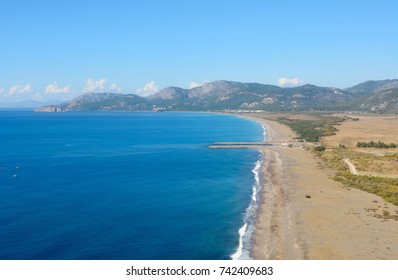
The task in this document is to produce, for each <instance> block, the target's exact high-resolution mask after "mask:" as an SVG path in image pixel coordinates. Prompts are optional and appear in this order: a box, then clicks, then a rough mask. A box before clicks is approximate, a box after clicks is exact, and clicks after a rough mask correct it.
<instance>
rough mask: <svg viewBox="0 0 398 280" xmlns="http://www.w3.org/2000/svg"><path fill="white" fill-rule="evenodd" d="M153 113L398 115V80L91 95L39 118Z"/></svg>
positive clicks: (218, 84) (225, 84)
mask: <svg viewBox="0 0 398 280" xmlns="http://www.w3.org/2000/svg"><path fill="white" fill-rule="evenodd" d="M148 110H173V111H180V110H189V111H216V110H267V111H304V110H332V111H342V110H345V111H346V110H356V111H368V112H375V113H398V79H395V80H381V81H367V82H364V83H361V84H358V85H356V86H353V87H350V88H346V89H339V88H335V87H320V86H315V85H310V84H306V85H302V86H297V87H290V88H284V87H278V86H275V85H266V84H259V83H240V82H232V81H215V82H209V83H205V84H203V85H201V86H198V87H195V88H191V89H184V88H180V87H167V88H165V89H163V90H161V91H159V92H157V93H155V94H153V95H151V96H149V97H146V98H144V97H141V96H138V95H135V94H116V93H87V94H84V95H82V96H79V97H77V98H75V99H73V100H71V101H69V102H64V103H61V104H58V105H51V106H44V107H39V108H37V109H36V111H38V112H68V111H148Z"/></svg>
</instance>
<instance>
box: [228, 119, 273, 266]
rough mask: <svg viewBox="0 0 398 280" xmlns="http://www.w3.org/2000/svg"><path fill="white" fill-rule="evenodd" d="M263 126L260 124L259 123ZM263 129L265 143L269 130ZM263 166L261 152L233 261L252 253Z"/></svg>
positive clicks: (232, 256) (255, 168) (254, 171)
mask: <svg viewBox="0 0 398 280" xmlns="http://www.w3.org/2000/svg"><path fill="white" fill-rule="evenodd" d="M258 123H259V124H261V123H260V122H258ZM261 126H262V128H263V138H264V141H266V140H267V130H266V128H265V126H264V125H262V124H261ZM262 164H263V154H262V152H261V151H260V156H259V160H257V162H256V163H255V166H254V168H253V170H252V173H253V174H254V183H253V186H252V196H251V202H250V204H249V206H248V207H247V208H246V212H245V215H244V218H243V223H244V225H243V226H242V227H241V228H240V229H239V245H238V248H237V249H236V251H235V253H234V254H232V255H231V259H233V260H240V259H250V258H251V257H250V251H251V245H252V238H253V233H254V231H255V229H256V225H255V222H256V216H257V209H258V206H259V205H258V198H259V195H260V190H261V182H260V169H261V166H262Z"/></svg>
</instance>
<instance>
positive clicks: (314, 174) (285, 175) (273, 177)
mask: <svg viewBox="0 0 398 280" xmlns="http://www.w3.org/2000/svg"><path fill="white" fill-rule="evenodd" d="M237 116H240V117H243V118H246V119H249V120H252V121H256V122H258V123H260V124H261V125H262V126H263V127H265V128H266V130H267V141H271V142H272V141H283V142H288V141H289V140H291V139H292V138H293V137H294V132H293V131H291V130H290V128H288V127H287V126H284V125H282V124H280V123H277V122H275V121H270V120H265V119H263V118H261V115H237ZM258 149H259V150H261V151H262V153H263V164H262V167H261V183H262V193H261V201H260V203H259V208H258V212H257V215H256V229H255V231H254V234H253V236H252V248H251V257H252V258H253V259H315V260H323V259H325V260H327V259H337V260H338V259H352V260H357V259H358V260H363V259H371V260H375V259H398V221H395V220H387V219H382V218H380V217H376V216H375V215H374V211H373V209H375V208H376V209H385V211H389V212H390V213H394V212H395V211H396V212H395V213H398V207H397V206H394V205H392V204H390V203H386V202H384V201H383V199H382V198H380V197H378V196H376V195H373V194H370V193H367V192H364V191H360V190H357V189H347V188H344V187H342V186H341V185H340V184H339V183H338V182H336V181H334V180H333V179H331V172H330V171H326V170H322V169H320V168H319V167H318V160H317V159H316V158H314V156H313V155H312V154H311V153H310V152H309V151H306V150H304V149H303V148H288V147H276V146H274V147H261V148H258Z"/></svg>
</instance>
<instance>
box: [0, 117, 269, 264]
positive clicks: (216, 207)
mask: <svg viewBox="0 0 398 280" xmlns="http://www.w3.org/2000/svg"><path fill="white" fill-rule="evenodd" d="M262 137H263V131H262V127H261V126H260V125H259V124H257V123H255V122H251V121H248V120H244V119H241V118H237V117H233V116H225V115H214V114H200V113H169V112H165V113H60V114H51V113H49V114H46V113H35V112H30V111H0V259H229V258H230V256H231V255H232V254H233V253H234V252H235V251H236V249H237V247H238V244H239V233H238V231H239V229H240V228H241V227H242V225H243V223H244V216H245V213H246V210H247V208H248V205H249V204H250V202H251V197H252V186H253V182H254V181H255V178H254V176H253V172H252V171H253V168H254V167H255V164H256V161H257V160H258V159H259V153H258V152H257V151H254V150H212V149H208V148H207V145H209V144H211V143H212V142H216V141H261V140H262Z"/></svg>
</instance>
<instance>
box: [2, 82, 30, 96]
mask: <svg viewBox="0 0 398 280" xmlns="http://www.w3.org/2000/svg"><path fill="white" fill-rule="evenodd" d="M32 92H33V88H32V86H31V85H30V84H26V85H25V86H23V85H13V86H12V87H11V88H10V90H9V91H8V96H11V95H17V94H25V93H32Z"/></svg>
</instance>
